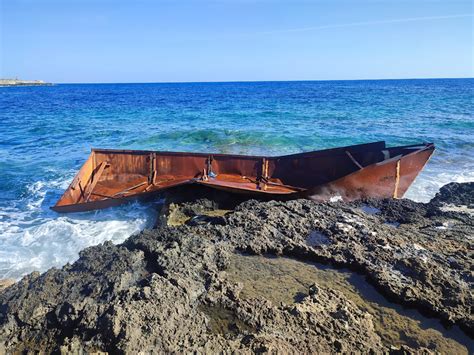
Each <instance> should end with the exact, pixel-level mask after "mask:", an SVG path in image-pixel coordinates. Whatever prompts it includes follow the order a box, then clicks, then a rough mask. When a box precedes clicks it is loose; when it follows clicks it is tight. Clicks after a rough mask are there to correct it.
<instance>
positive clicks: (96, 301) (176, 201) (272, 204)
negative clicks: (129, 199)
mask: <svg viewBox="0 0 474 355" xmlns="http://www.w3.org/2000/svg"><path fill="white" fill-rule="evenodd" d="M184 195H185V194H184ZM473 195H474V183H465V184H456V183H452V184H448V185H445V186H444V187H443V188H442V189H441V190H440V192H439V193H438V194H437V195H436V196H435V197H434V198H433V199H432V200H431V201H430V202H429V203H416V202H413V201H410V200H378V201H376V200H366V201H358V202H355V203H342V202H339V203H314V202H311V201H306V200H295V201H288V202H276V201H268V202H258V201H255V200H249V201H239V200H235V199H232V200H230V199H229V196H225V195H221V196H218V195H213V196H209V194H208V192H207V191H204V192H203V193H202V194H198V195H197V196H193V197H192V198H189V196H181V197H176V196H175V197H174V198H172V197H171V198H169V199H168V201H169V203H168V204H167V208H164V209H163V210H162V211H161V213H160V215H159V217H160V218H159V221H158V223H157V225H156V226H155V228H154V229H149V230H144V231H142V232H141V233H139V234H136V235H134V236H132V237H130V238H128V239H127V240H126V241H125V242H124V243H123V244H120V245H113V244H112V243H110V242H106V243H104V244H101V245H98V246H94V247H89V248H87V249H85V250H83V251H82V252H81V253H80V258H79V260H77V261H76V262H75V263H73V264H72V265H69V264H68V265H66V266H64V267H63V268H61V269H50V270H49V271H47V272H46V273H44V274H41V275H40V274H39V273H33V274H30V275H28V276H25V277H24V278H23V279H22V280H20V281H18V282H17V283H16V284H14V285H12V286H10V287H8V288H6V289H4V290H3V291H1V290H0V305H4V306H5V307H4V308H3V309H8V310H9V311H8V312H7V311H5V312H6V313H3V314H2V313H1V312H0V349H1V344H2V341H5V342H8V344H10V345H9V347H8V348H7V349H8V350H15V351H21V350H22V349H23V350H25V348H22V342H24V341H25V340H26V339H28V341H29V342H30V344H31V345H30V346H33V348H34V349H41V350H45V351H53V350H55V349H56V350H57V349H59V348H61V349H67V350H69V351H73V350H78V349H83V350H86V351H87V350H89V351H90V350H91V349H100V350H102V351H109V352H114V351H129V352H133V351H138V350H139V349H142V350H143V349H145V350H147V351H148V350H150V351H152V350H161V351H185V350H196V351H233V350H234V351H235V350H237V349H248V350H253V351H255V350H257V349H267V350H276V351H306V352H314V351H334V350H335V349H336V350H337V349H339V350H340V351H344V349H345V350H346V351H347V350H349V349H352V350H355V349H357V350H358V351H361V352H366V351H369V350H373V351H376V352H383V351H385V352H391V351H395V348H396V349H399V350H400V349H405V350H406V351H415V350H418V351H423V349H424V348H425V347H426V346H427V345H426V344H429V342H427V343H426V344H425V343H423V339H420V343H418V345H417V346H415V345H413V344H411V345H410V346H411V347H410V346H409V345H408V344H403V343H400V344H399V343H393V344H389V343H387V338H383V341H382V339H381V338H380V337H381V336H382V335H381V334H380V331H377V329H380V326H378V327H379V328H377V325H376V324H377V323H376V320H375V319H374V318H373V317H374V316H373V315H370V314H369V313H367V310H365V311H364V306H363V305H362V306H361V305H359V304H357V303H354V301H351V299H349V298H347V297H346V296H345V295H343V294H339V293H337V292H336V293H335V292H334V290H333V289H332V287H331V286H328V285H325V284H324V282H322V281H321V282H320V281H317V282H316V284H315V285H314V286H311V285H308V284H305V286H304V287H306V289H305V288H304V287H303V289H301V290H300V291H299V293H301V294H300V295H299V296H298V299H297V301H295V303H292V302H290V301H284V302H283V303H282V304H280V305H278V304H275V301H274V302H273V303H272V302H270V301H268V299H266V298H267V297H271V294H275V293H276V292H283V293H285V292H286V296H285V298H284V299H285V300H288V299H291V297H293V295H292V294H291V293H290V294H288V293H287V292H288V291H285V285H288V281H285V282H283V281H278V277H279V276H277V275H278V274H275V273H271V274H270V275H273V276H272V277H271V278H270V279H269V280H270V281H267V284H263V285H261V286H259V287H261V289H260V290H261V291H259V292H263V294H262V293H257V294H256V295H260V296H258V297H250V298H249V297H246V296H245V294H248V292H249V289H248V288H247V289H246V287H251V288H254V287H257V286H258V285H259V278H258V275H259V272H252V271H248V272H246V273H244V274H239V270H241V269H242V267H240V266H237V267H235V266H234V267H233V266H232V265H235V263H236V261H235V260H237V261H238V260H239V259H235V258H236V256H235V255H238V254H239V253H245V254H246V255H249V256H250V257H253V256H265V255H266V256H271V257H272V258H275V257H285V258H288V259H289V260H294V261H295V262H318V263H323V264H325V265H332V266H333V267H336V268H341V267H343V268H347V269H348V270H352V271H355V272H357V273H358V274H361V275H364V276H365V279H366V280H367V282H369V283H370V284H372V285H373V286H374V287H375V289H376V290H377V291H378V292H379V293H380V294H382V295H383V296H384V297H386V298H387V299H388V300H389V301H391V302H395V303H397V304H401V305H403V306H408V307H410V308H414V309H417V310H419V311H420V312H422V313H423V314H426V315H428V316H430V317H435V318H437V319H438V320H440V321H442V322H444V323H445V324H446V325H449V324H451V325H452V324H455V325H459V326H461V327H462V329H463V330H464V332H465V333H466V334H468V335H469V336H470V337H471V339H472V337H473V336H474V320H473V317H472V315H471V314H470V310H469V305H470V304H472V294H470V293H469V289H470V288H471V289H472V281H469V270H470V268H471V267H472V260H469V256H468V253H469V250H470V248H472V244H473V241H472V238H469V236H470V235H472V232H473V228H474V227H473V225H472V222H471V221H470V218H471V216H470V215H469V214H466V213H464V211H459V210H452V209H450V210H446V209H445V208H444V206H446V205H453V204H454V205H456V206H460V205H466V206H468V207H470V208H472V206H473V204H474V196H473ZM209 197H210V198H209ZM236 253H237V254H236ZM232 260H234V261H232ZM262 260H264V259H262ZM272 260H273V259H272ZM264 263H266V262H265V261H264ZM273 263H274V262H273ZM247 264H248V263H247V262H246V263H245V264H242V265H247ZM255 265H257V266H258V265H259V264H255ZM264 265H266V264H264ZM301 265H302V264H301ZM265 267H266V266H265ZM279 267H280V266H279ZM301 268H302V267H296V270H300V269H301ZM232 270H234V271H232ZM253 274H255V276H252V277H255V279H252V280H254V281H251V283H250V284H249V283H248V282H247V281H246V278H247V277H248V276H249V275H253ZM286 274H287V272H286V271H285V272H284V273H283V274H282V275H286ZM231 275H235V276H233V277H234V281H232V277H230V276H231ZM239 275H240V276H239ZM241 277H244V279H241ZM295 277H296V279H298V278H300V276H298V275H296V276H295ZM239 280H240V281H239ZM272 280H274V281H275V282H277V285H274V286H271V287H276V289H275V291H272V292H271V294H266V293H265V292H266V289H269V287H270V282H271V281H272ZM469 285H471V286H469ZM279 288H281V289H282V290H279ZM262 295H263V296H262ZM266 295H267V296H266ZM288 297H290V298H288ZM295 297H296V295H295ZM269 302H270V303H269ZM0 309H2V307H0ZM341 309H346V311H344V312H345V313H344V312H343V313H340V312H342V311H341ZM38 310H40V311H38ZM38 312H39V313H38ZM162 314H167V315H168V316H166V317H164V316H162ZM188 315H192V317H188ZM11 316H13V317H11ZM190 318H192V319H190ZM216 322H217V323H216ZM144 324H146V329H145V328H143V327H144ZM328 324H332V326H331V327H332V328H331V327H328ZM301 327H303V328H304V329H306V328H307V329H309V330H307V331H304V330H303V328H301ZM315 327H316V328H315ZM374 327H375V328H374ZM279 329H280V330H279ZM321 329H324V331H323V330H321ZM20 331H21V333H22V334H23V337H25V336H26V338H18V336H17V335H16V334H17V333H18V332H20ZM281 332H283V333H281ZM285 332H286V333H285ZM84 334H89V335H87V337H85V335H84ZM279 334H288V336H290V337H291V338H292V339H293V340H292V341H291V342H290V341H289V339H288V338H285V337H282V336H281V335H279ZM437 336H439V335H437ZM106 337H110V339H109V340H107V341H106V340H105V339H106ZM388 339H390V337H389V338H388ZM436 339H438V338H436ZM439 339H441V338H439ZM32 341H33V342H32ZM157 341H158V343H157ZM413 341H414V340H413ZM450 341H451V340H450ZM415 343H416V342H415ZM5 344H7V343H5ZM35 344H36V345H35ZM137 344H141V345H137ZM423 344H425V345H423ZM400 346H401V348H400ZM413 346H414V347H413ZM434 346H436V344H435V345H434ZM438 346H443V345H442V344H441V343H440V344H438ZM446 346H447V345H446ZM448 348H449V346H448ZM436 349H438V350H439V348H435V349H431V350H435V351H436ZM468 351H469V349H468ZM470 351H472V349H471V350H470Z"/></svg>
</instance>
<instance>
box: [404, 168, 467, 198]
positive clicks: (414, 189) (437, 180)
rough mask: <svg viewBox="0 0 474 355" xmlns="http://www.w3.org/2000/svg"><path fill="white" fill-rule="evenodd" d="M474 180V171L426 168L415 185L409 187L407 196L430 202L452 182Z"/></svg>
mask: <svg viewBox="0 0 474 355" xmlns="http://www.w3.org/2000/svg"><path fill="white" fill-rule="evenodd" d="M472 181H474V171H469V170H464V171H459V170H457V171H456V170H454V169H453V170H449V169H445V171H439V170H438V171H436V170H430V169H426V170H424V171H422V172H421V173H420V175H419V176H418V178H417V179H416V180H415V182H414V183H413V185H412V186H411V187H410V188H409V189H408V191H407V193H406V194H405V196H404V197H405V198H409V199H411V200H414V201H417V202H428V201H429V200H431V199H432V198H433V197H434V195H436V193H437V192H438V191H439V189H440V188H441V187H442V186H443V185H446V184H448V183H450V182H459V183H462V182H472Z"/></svg>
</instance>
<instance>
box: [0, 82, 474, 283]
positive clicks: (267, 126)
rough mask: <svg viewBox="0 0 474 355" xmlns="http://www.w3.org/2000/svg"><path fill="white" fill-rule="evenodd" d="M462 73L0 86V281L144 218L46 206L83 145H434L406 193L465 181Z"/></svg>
mask: <svg viewBox="0 0 474 355" xmlns="http://www.w3.org/2000/svg"><path fill="white" fill-rule="evenodd" d="M473 118H474V79H442V80H441V79H440V80H381V81H326V82H255V83H186V84H90V85H89V84H87V85H86V84H82V85H56V86H50V87H16V88H0V278H5V277H13V278H16V277H19V276H21V275H23V274H25V273H27V272H30V271H32V270H40V271H44V270H46V269H47V268H49V267H51V266H61V265H63V264H64V263H66V262H68V261H73V260H74V259H75V258H77V252H78V251H79V250H80V249H82V248H84V247H86V246H88V245H93V244H97V243H99V242H102V241H104V240H106V239H111V240H113V241H115V242H120V241H122V240H124V239H125V238H126V237H128V236H129V235H130V234H131V233H133V232H134V231H137V230H139V229H140V228H143V227H144V226H146V225H147V223H148V224H149V223H152V222H153V219H152V210H153V207H151V206H150V205H139V204H135V205H133V206H125V207H121V208H116V209H111V210H105V211H99V212H90V213H83V214H76V215H58V214H56V213H54V212H52V211H50V210H49V206H50V205H52V204H54V202H55V201H56V200H57V198H59V196H60V195H61V193H62V191H63V190H64V188H66V187H67V185H68V183H69V182H70V180H71V179H72V177H73V176H74V174H75V172H76V171H77V169H78V168H79V167H80V166H81V165H82V163H83V162H84V161H85V159H86V158H87V156H88V154H89V152H90V148H91V147H101V148H127V149H156V150H178V151H205V152H224V153H240V154H251V153H253V154H275V155H277V154H278V155H279V154H286V153H294V152H301V151H308V150H314V149H321V148H327V147H336V146H339V145H348V144H353V143H363V142H370V141H376V140H386V141H387V142H388V144H390V145H398V144H411V143H418V142H428V141H429V142H434V143H435V144H436V145H437V148H438V149H437V151H436V153H435V156H434V157H433V158H432V159H431V161H430V163H429V164H428V165H427V167H426V169H425V171H424V172H423V173H422V174H421V175H420V177H419V178H418V179H417V181H416V182H415V184H414V185H413V187H412V188H411V189H410V190H409V192H408V194H407V197H410V198H414V199H417V200H421V201H426V200H428V199H429V198H431V197H432V196H433V195H434V194H435V193H436V191H437V190H438V189H439V187H440V186H441V185H443V184H444V183H447V182H449V181H471V180H474V156H473V148H474V143H473V142H474V119H473Z"/></svg>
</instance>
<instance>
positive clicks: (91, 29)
mask: <svg viewBox="0 0 474 355" xmlns="http://www.w3.org/2000/svg"><path fill="white" fill-rule="evenodd" d="M0 2H1V4H2V7H1V17H0V21H1V33H0V38H1V47H0V50H1V62H0V65H1V67H0V69H1V72H0V77H4V78H5V77H19V78H22V79H43V80H46V81H52V82H170V81H244V80H331V79H371V78H373V79H381V78H432V77H473V76H474V73H473V62H474V58H473V5H472V1H471V0H444V1H443V0H437V1H435V0H352V1H351V0H313V1H310V0H306V1H300V0H273V1H270V0H215V1H207V0H201V1H198V0H187V1H186V0H181V1H180V0H169V1H161V0H154V1H152V0H133V1H132V0H128V1H124V0H0Z"/></svg>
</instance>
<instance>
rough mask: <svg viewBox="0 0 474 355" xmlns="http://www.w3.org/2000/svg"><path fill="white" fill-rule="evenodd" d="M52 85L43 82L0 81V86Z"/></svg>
mask: <svg viewBox="0 0 474 355" xmlns="http://www.w3.org/2000/svg"><path fill="white" fill-rule="evenodd" d="M43 85H53V84H51V83H45V82H44V81H43V80H20V79H0V86H43Z"/></svg>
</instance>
